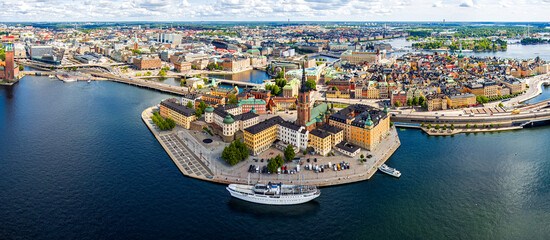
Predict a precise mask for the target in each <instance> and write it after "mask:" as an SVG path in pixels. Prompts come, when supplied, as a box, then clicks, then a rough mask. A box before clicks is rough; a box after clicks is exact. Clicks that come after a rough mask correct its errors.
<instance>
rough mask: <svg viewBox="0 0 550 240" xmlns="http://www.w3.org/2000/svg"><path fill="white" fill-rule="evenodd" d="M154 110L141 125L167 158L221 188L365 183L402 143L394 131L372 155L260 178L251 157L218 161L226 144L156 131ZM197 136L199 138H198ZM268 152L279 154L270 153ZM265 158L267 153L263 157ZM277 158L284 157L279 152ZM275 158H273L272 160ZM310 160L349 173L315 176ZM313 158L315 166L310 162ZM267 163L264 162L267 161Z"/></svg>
mask: <svg viewBox="0 0 550 240" xmlns="http://www.w3.org/2000/svg"><path fill="white" fill-rule="evenodd" d="M155 109H157V107H150V108H147V109H146V110H144V111H143V112H142V114H141V118H142V120H143V122H144V123H145V124H146V125H147V127H148V128H149V130H151V133H153V135H154V136H155V138H156V139H157V140H158V141H159V143H160V144H161V146H162V147H163V148H164V150H165V151H166V152H167V153H168V156H170V158H171V159H172V161H173V162H174V164H176V166H177V167H178V169H179V170H180V171H181V173H182V174H183V175H185V176H188V177H192V178H196V179H200V180H205V181H210V182H216V183H221V184H231V183H240V184H246V183H247V182H248V179H249V177H250V183H256V182H262V183H267V182H269V181H271V182H283V183H287V184H297V183H298V182H299V181H300V178H302V177H303V179H302V180H301V183H302V184H308V185H316V186H320V187H324V186H334V185H340V184H347V183H353V182H358V181H365V180H368V179H370V178H371V177H372V176H373V175H374V173H376V171H377V170H378V167H379V166H380V165H382V164H384V163H385V162H386V161H387V160H388V159H389V158H390V157H391V156H392V154H393V153H394V152H395V151H396V150H397V149H398V148H399V146H400V145H401V142H400V141H399V137H398V136H397V131H396V129H395V128H393V129H392V130H391V131H390V135H389V136H388V137H386V138H384V140H382V142H381V143H380V144H379V145H378V146H377V148H376V149H375V150H373V151H366V150H363V151H362V152H361V153H359V154H358V155H357V156H356V157H354V158H350V157H347V156H344V155H340V154H337V155H336V156H333V157H322V156H317V155H315V156H311V155H309V156H308V157H304V158H303V159H302V160H301V162H299V163H286V164H285V165H286V166H288V167H289V169H294V168H295V167H296V166H297V165H300V168H301V172H300V173H298V174H260V173H251V174H249V173H248V172H247V170H248V167H249V165H256V166H260V165H261V164H263V165H267V161H266V162H263V163H262V162H256V161H254V159H256V160H257V159H258V157H254V156H250V157H249V158H248V159H246V160H244V161H243V162H240V163H238V164H237V165H235V166H230V165H229V164H227V163H225V162H224V161H223V160H222V159H221V152H222V151H223V148H224V147H225V146H226V144H225V143H215V144H214V145H205V144H203V143H201V141H199V139H197V137H196V136H194V134H193V130H186V129H183V128H181V127H176V128H175V129H174V130H171V131H159V130H158V128H157V127H156V126H155V125H154V124H153V122H152V120H151V116H152V112H153V111H154V110H155ZM200 133H201V132H199V133H198V134H200ZM271 151H278V150H274V149H272V150H271ZM265 154H267V153H265ZM279 154H281V155H283V153H282V152H279ZM361 154H364V155H365V156H367V155H372V158H370V159H369V158H366V159H365V162H364V163H361V162H360V161H359V156H360V155H361ZM275 156H276V155H274V156H272V157H275ZM306 158H310V159H311V162H310V163H311V164H318V165H325V164H328V163H329V162H331V163H333V164H336V163H340V162H346V163H349V165H350V169H346V170H341V171H334V170H332V168H331V169H326V170H325V172H324V173H315V172H314V171H311V170H304V166H305V164H308V163H307V162H306V161H305V159H306ZM314 158H316V159H317V162H313V159H314ZM266 159H267V158H266Z"/></svg>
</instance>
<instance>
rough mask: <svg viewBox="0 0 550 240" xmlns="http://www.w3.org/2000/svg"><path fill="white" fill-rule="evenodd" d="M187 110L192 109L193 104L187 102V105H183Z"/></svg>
mask: <svg viewBox="0 0 550 240" xmlns="http://www.w3.org/2000/svg"><path fill="white" fill-rule="evenodd" d="M185 106H186V107H187V108H194V107H193V103H192V102H191V101H189V102H187V105H185Z"/></svg>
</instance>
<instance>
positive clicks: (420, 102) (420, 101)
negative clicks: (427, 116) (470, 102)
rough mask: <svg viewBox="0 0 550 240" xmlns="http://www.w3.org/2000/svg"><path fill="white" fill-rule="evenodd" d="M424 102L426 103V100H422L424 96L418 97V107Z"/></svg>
mask: <svg viewBox="0 0 550 240" xmlns="http://www.w3.org/2000/svg"><path fill="white" fill-rule="evenodd" d="M425 102H426V99H425V98H424V96H420V98H418V105H420V106H424V103H425Z"/></svg>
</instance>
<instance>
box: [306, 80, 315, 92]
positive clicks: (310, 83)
mask: <svg viewBox="0 0 550 240" xmlns="http://www.w3.org/2000/svg"><path fill="white" fill-rule="evenodd" d="M306 86H307V87H308V88H309V89H312V90H314V89H315V88H316V87H317V83H316V82H315V80H313V79H309V80H307V81H306Z"/></svg>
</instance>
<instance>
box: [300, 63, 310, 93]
mask: <svg viewBox="0 0 550 240" xmlns="http://www.w3.org/2000/svg"><path fill="white" fill-rule="evenodd" d="M300 92H309V88H308V87H307V84H306V64H305V61H304V63H303V64H302V86H301V87H300Z"/></svg>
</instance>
